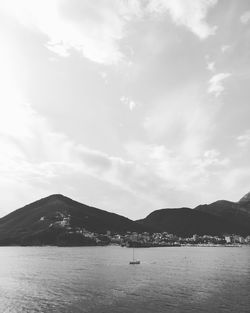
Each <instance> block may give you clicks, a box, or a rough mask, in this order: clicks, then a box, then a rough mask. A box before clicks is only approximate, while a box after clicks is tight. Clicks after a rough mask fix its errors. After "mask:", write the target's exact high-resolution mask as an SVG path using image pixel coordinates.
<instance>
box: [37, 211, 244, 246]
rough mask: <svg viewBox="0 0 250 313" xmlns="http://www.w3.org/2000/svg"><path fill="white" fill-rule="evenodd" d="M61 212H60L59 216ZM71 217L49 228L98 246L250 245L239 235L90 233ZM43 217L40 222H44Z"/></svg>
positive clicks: (62, 219)
mask: <svg viewBox="0 0 250 313" xmlns="http://www.w3.org/2000/svg"><path fill="white" fill-rule="evenodd" d="M59 213H60V212H58V214H59ZM70 219H71V217H70V215H67V214H63V213H60V214H59V215H58V216H56V219H55V220H54V221H53V222H51V223H50V225H49V227H60V228H63V229H64V230H65V231H66V233H67V234H68V235H78V236H82V237H83V238H86V239H89V240H92V241H93V242H94V243H96V244H116V245H121V246H127V247H157V246H159V247H160V246H182V245H239V244H240V245H241V244H250V236H247V237H243V236H239V235H232V234H231V235H224V236H211V235H203V236H200V235H196V234H194V235H193V236H191V237H180V236H176V235H173V234H169V233H167V232H161V233H148V232H143V233H137V232H129V231H128V232H126V233H125V234H118V233H112V232H111V231H109V230H108V231H107V232H105V233H104V234H100V233H95V232H91V231H88V230H87V229H85V228H84V227H71V225H70ZM44 220H45V217H42V218H41V219H40V221H44Z"/></svg>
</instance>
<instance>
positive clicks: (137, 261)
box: [129, 248, 141, 265]
mask: <svg viewBox="0 0 250 313" xmlns="http://www.w3.org/2000/svg"><path fill="white" fill-rule="evenodd" d="M129 264H133V265H135V264H141V262H140V261H139V260H136V259H135V249H134V248H133V261H130V262H129Z"/></svg>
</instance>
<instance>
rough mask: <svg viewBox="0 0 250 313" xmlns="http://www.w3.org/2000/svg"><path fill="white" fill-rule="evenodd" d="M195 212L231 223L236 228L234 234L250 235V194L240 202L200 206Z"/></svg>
mask: <svg viewBox="0 0 250 313" xmlns="http://www.w3.org/2000/svg"><path fill="white" fill-rule="evenodd" d="M195 210H196V211H199V212H203V213H208V214H211V215H213V216H216V217H220V218H222V219H223V220H224V221H225V222H229V223H230V224H232V225H233V226H234V228H233V232H234V233H236V234H242V235H247V234H250V193H248V194H247V195H245V196H244V197H243V198H241V200H240V201H239V202H230V201H226V200H220V201H216V202H213V203H211V204H204V205H199V206H198V207H196V208H195Z"/></svg>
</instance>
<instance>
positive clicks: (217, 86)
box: [208, 73, 231, 97]
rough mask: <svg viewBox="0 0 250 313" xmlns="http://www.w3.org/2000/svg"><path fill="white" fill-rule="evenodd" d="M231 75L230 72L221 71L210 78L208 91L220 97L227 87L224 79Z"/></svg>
mask: <svg viewBox="0 0 250 313" xmlns="http://www.w3.org/2000/svg"><path fill="white" fill-rule="evenodd" d="M230 76H231V74H230V73H219V74H216V75H214V76H213V77H212V78H211V79H210V80H209V87H208V93H211V94H214V95H215V97H219V96H220V94H221V93H222V92H223V91H224V89H225V87H224V86H223V81H224V80H225V79H226V78H228V77H230Z"/></svg>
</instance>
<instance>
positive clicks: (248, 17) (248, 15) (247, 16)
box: [240, 11, 250, 24]
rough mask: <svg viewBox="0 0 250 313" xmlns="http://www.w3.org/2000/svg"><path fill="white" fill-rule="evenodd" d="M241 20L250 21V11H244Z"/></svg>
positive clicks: (244, 22) (243, 22) (242, 21)
mask: <svg viewBox="0 0 250 313" xmlns="http://www.w3.org/2000/svg"><path fill="white" fill-rule="evenodd" d="M240 21H241V23H242V24H248V23H249V21H250V11H246V12H244V13H243V14H242V15H241V17H240Z"/></svg>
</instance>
